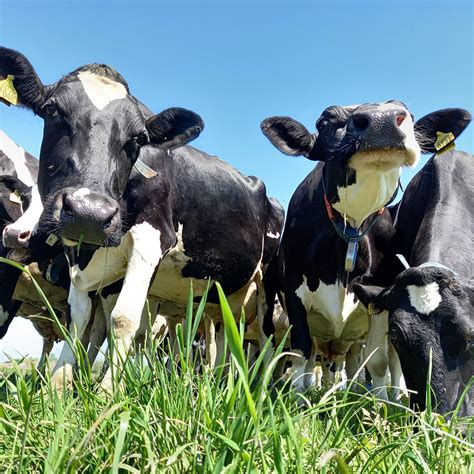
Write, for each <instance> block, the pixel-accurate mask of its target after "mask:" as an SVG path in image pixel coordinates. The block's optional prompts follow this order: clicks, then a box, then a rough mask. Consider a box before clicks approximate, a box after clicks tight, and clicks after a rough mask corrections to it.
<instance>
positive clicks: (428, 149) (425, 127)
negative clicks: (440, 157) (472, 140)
mask: <svg viewBox="0 0 474 474" xmlns="http://www.w3.org/2000/svg"><path fill="white" fill-rule="evenodd" d="M471 119H472V116H471V114H470V113H469V112H468V111H467V110H465V109H442V110H437V111H436V112H432V113H431V114H428V115H425V116H424V117H422V118H421V119H419V120H417V121H416V122H415V134H416V139H417V141H418V144H419V145H420V147H421V150H422V151H423V152H424V153H434V152H436V151H439V150H440V149H441V148H444V147H445V146H447V145H449V143H451V142H452V141H454V139H455V138H457V137H458V136H459V135H461V133H462V132H463V131H464V129H465V128H466V127H467V126H468V125H469V123H470V122H471ZM440 134H442V135H441V139H442V137H445V136H446V139H445V140H446V144H443V143H441V144H440V142H438V145H436V146H435V144H436V142H437V141H438V140H439V139H440ZM448 134H452V136H451V135H448ZM447 135H448V136H447Z"/></svg>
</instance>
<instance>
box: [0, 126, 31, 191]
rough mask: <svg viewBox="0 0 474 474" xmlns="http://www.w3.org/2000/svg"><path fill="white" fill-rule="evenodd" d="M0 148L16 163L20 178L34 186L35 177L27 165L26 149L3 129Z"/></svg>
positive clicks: (0, 131) (0, 135)
mask: <svg viewBox="0 0 474 474" xmlns="http://www.w3.org/2000/svg"><path fill="white" fill-rule="evenodd" d="M0 150H1V151H3V153H5V155H7V156H8V158H10V160H11V161H12V162H13V164H14V165H15V171H16V174H17V176H18V179H19V180H20V181H22V182H23V183H25V184H26V185H27V186H33V184H34V182H33V179H32V177H31V174H30V172H29V171H28V168H27V166H26V158H25V150H24V149H23V148H22V147H21V146H18V145H17V144H16V143H15V142H14V141H13V140H12V139H11V138H10V137H9V136H8V135H7V134H6V133H5V132H4V131H3V130H0Z"/></svg>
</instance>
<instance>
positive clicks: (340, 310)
mask: <svg viewBox="0 0 474 474" xmlns="http://www.w3.org/2000/svg"><path fill="white" fill-rule="evenodd" d="M295 293H296V295H297V296H298V298H299V299H300V300H301V302H302V303H303V305H304V307H305V308H306V310H307V311H308V312H316V313H319V314H322V315H323V316H324V318H325V319H327V320H328V321H329V322H330V323H331V324H332V327H333V330H334V334H333V335H334V338H338V337H339V336H340V335H341V333H342V331H343V329H344V326H345V324H346V322H347V319H348V318H349V316H350V315H351V314H352V313H353V312H354V311H355V310H356V308H357V307H358V305H359V302H358V301H356V302H354V294H353V293H346V288H345V287H344V285H342V284H341V282H339V281H337V283H335V284H334V285H326V284H325V283H323V282H322V281H320V282H319V285H318V288H317V289H316V291H311V290H310V289H309V288H308V280H307V278H306V276H303V283H302V284H301V285H300V286H299V287H298V288H297V290H296V292H295Z"/></svg>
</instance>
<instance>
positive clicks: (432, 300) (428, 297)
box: [407, 282, 441, 315]
mask: <svg viewBox="0 0 474 474" xmlns="http://www.w3.org/2000/svg"><path fill="white" fill-rule="evenodd" d="M407 290H408V297H409V298H410V304H411V305H412V306H413V307H414V308H415V309H416V310H417V311H418V312H419V313H421V314H426V315H428V314H430V313H431V312H433V311H434V310H435V309H436V308H437V307H438V306H439V304H440V303H441V295H440V294H439V286H438V283H436V282H433V283H430V284H429V285H425V286H415V285H408V286H407Z"/></svg>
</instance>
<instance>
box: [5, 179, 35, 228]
mask: <svg viewBox="0 0 474 474" xmlns="http://www.w3.org/2000/svg"><path fill="white" fill-rule="evenodd" d="M42 212H43V203H42V202H41V197H40V195H39V192H38V186H37V185H36V184H35V185H33V187H32V188H31V202H30V205H29V207H28V209H27V210H26V211H25V212H24V214H22V215H21V216H20V217H19V218H18V219H17V220H16V221H15V222H14V223H13V224H9V225H8V226H7V227H5V229H3V236H5V233H6V232H7V229H8V230H9V231H11V230H14V231H17V232H18V233H23V232H28V231H30V232H31V233H32V234H33V233H34V231H36V229H37V228H38V222H39V219H40V216H41V213H42Z"/></svg>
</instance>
